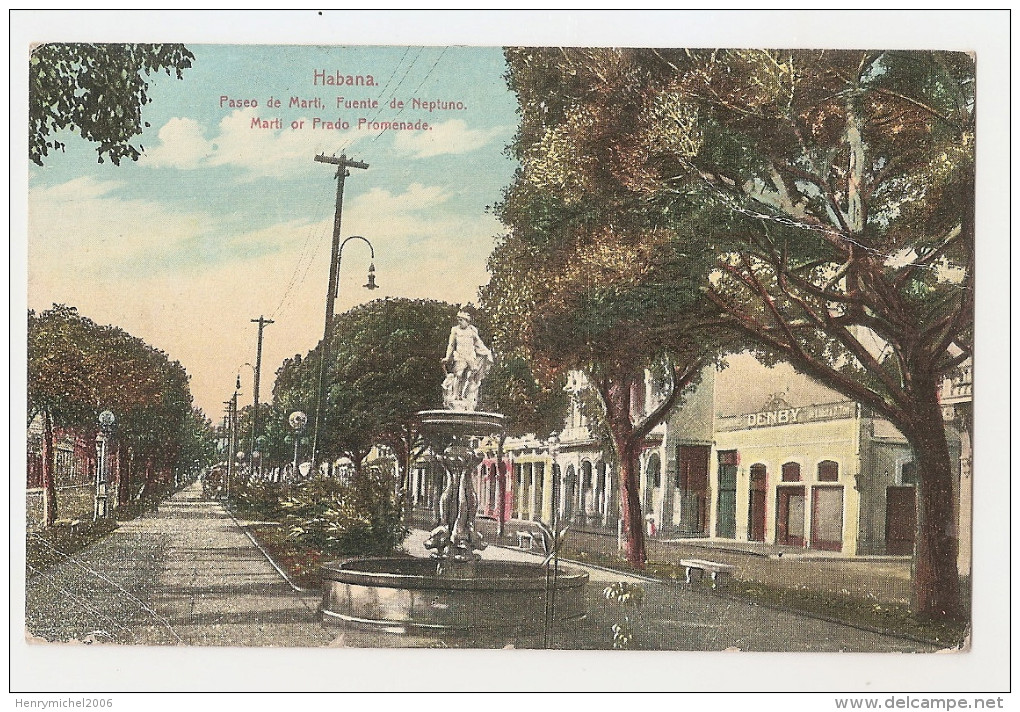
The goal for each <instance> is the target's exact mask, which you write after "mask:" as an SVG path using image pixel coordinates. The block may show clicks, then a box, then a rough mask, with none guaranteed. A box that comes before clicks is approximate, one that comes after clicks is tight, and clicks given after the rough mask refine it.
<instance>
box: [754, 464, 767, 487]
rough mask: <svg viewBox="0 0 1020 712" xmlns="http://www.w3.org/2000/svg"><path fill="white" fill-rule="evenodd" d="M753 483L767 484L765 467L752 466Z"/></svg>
mask: <svg viewBox="0 0 1020 712" xmlns="http://www.w3.org/2000/svg"><path fill="white" fill-rule="evenodd" d="M751 482H765V465H762V464H760V463H759V464H756V465H751Z"/></svg>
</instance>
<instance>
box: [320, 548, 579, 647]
mask: <svg viewBox="0 0 1020 712" xmlns="http://www.w3.org/2000/svg"><path fill="white" fill-rule="evenodd" d="M322 579H323V581H322V617H323V622H327V621H330V620H332V621H342V622H344V623H345V624H353V625H355V626H358V627H363V628H371V629H376V630H381V631H386V632H393V633H410V632H415V631H417V632H419V633H421V632H426V633H427V632H430V631H431V632H434V633H457V632H461V633H466V632H469V631H475V630H478V629H485V630H502V629H508V628H512V629H516V630H522V631H537V630H541V629H542V627H543V626H544V625H547V624H548V623H550V622H551V623H556V622H559V621H567V620H575V619H580V618H583V617H584V616H585V610H586V609H585V596H584V592H585V586H586V584H587V582H588V574H587V572H585V571H582V570H580V569H576V568H573V567H569V566H562V565H557V566H556V567H555V568H554V567H553V566H543V565H540V564H532V563H522V562H511V561H493V560H483V561H475V562H467V563H453V562H440V561H439V560H437V559H417V558H396V557H393V558H376V559H353V560H350V561H344V562H338V563H328V564H324V565H323V567H322Z"/></svg>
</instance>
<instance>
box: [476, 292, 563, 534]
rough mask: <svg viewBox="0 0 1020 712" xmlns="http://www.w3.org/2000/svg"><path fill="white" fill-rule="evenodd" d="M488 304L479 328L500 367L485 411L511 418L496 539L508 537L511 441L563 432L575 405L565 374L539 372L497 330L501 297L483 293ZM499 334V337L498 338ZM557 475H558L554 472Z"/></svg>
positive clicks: (490, 381)
mask: <svg viewBox="0 0 1020 712" xmlns="http://www.w3.org/2000/svg"><path fill="white" fill-rule="evenodd" d="M482 293H483V305H482V310H480V311H479V313H478V317H479V318H478V327H479V331H480V332H481V333H482V334H483V340H486V341H488V340H489V336H488V335H490V334H491V335H493V338H494V339H495V340H493V341H492V345H493V354H494V363H493V365H492V367H491V369H490V370H489V373H488V375H487V376H486V379H485V382H484V384H483V387H482V389H481V392H480V394H479V409H480V410H483V411H488V412H494V413H501V414H502V415H504V416H505V418H506V429H505V430H504V431H503V432H502V433H500V435H499V440H498V442H497V443H496V463H497V464H496V502H497V516H496V536H497V538H502V536H503V525H504V523H505V521H506V519H507V512H506V472H505V468H504V445H505V444H506V438H507V437H508V436H511V437H524V436H526V435H528V434H534V435H538V436H543V435H546V434H548V433H552V432H555V431H558V430H560V429H561V428H562V427H563V419H564V413H565V412H566V410H567V407H568V406H569V403H570V397H569V394H568V393H567V391H566V389H565V385H566V378H565V375H564V374H563V373H555V372H551V371H548V370H547V371H546V372H545V373H541V374H540V373H538V372H537V368H536V364H535V363H534V362H533V361H532V360H531V359H530V357H529V351H528V350H527V349H526V348H524V347H523V345H522V344H521V343H520V342H518V341H517V340H516V339H512V338H510V337H509V333H508V331H507V329H506V328H505V325H503V328H498V327H494V326H493V325H491V323H490V319H489V316H488V314H487V313H486V311H485V308H486V306H487V305H491V306H493V307H496V308H499V306H500V299H506V298H507V295H506V294H501V295H500V296H499V297H496V295H495V294H494V293H493V292H492V291H490V290H487V289H484V288H483V290H482ZM497 333H498V336H497V335H496V334H497ZM554 476H555V473H554Z"/></svg>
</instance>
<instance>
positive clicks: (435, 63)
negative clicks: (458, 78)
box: [372, 47, 449, 143]
mask: <svg viewBox="0 0 1020 712" xmlns="http://www.w3.org/2000/svg"><path fill="white" fill-rule="evenodd" d="M447 49H449V47H443V51H442V52H440V53H439V56H438V57H436V61H435V62H433V63H432V67H431V68H430V69H429V70H428V71H427V72H425V77H424V78H423V79H422V80H421V84H419V85H418V88H417V89H415V90H414V92H413V93H412V95H414V94H417V93H418V92H420V91H421V88H422V87H423V86H425V82H427V81H428V79H429V77H430V76H432V72H434V71H435V69H436V67H437V66H438V65H439V61H440V60H441V59H442V58H443V55H444V54H446V50H447ZM402 113H404V107H403V106H402V107H400V110H399V111H397V113H396V114H395V116H400V115H401V114H402ZM377 117H378V114H376V118H377ZM373 120H374V119H373ZM385 132H386V129H383V130H382V131H380V132H379V133H378V134H376V136H375V138H373V139H372V142H373V143H374V142H375V141H377V140H378V139H379V137H380V136H382V135H383V134H384V133H385Z"/></svg>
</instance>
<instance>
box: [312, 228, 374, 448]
mask: <svg viewBox="0 0 1020 712" xmlns="http://www.w3.org/2000/svg"><path fill="white" fill-rule="evenodd" d="M351 240H361V241H362V242H364V243H365V244H366V245H368V250H369V253H370V257H371V259H372V260H373V261H372V262H370V263H369V265H368V281H367V282H366V283H365V284H363V285H362V286H363V287H364V288H365V289H368V290H373V289H378V288H379V286H378V285H377V284H376V283H375V262H374V260H375V248H374V247H372V243H371V242H369V241H368V240H367V239H366V238H364V237H362V236H361V235H351V236H350V237H348V238H347V239H346V240H344V241H343V242H342V243H340V247H339V248H338V249H337V251H336V267H335V269H333V268H331V269H330V281H329V287H328V288H327V290H326V325H325V327H324V328H323V334H322V353H321V354H320V356H321V362H320V363H319V388H318V391H317V394H318V399H317V400H316V403H315V427H314V430H313V433H312V458H311V460H312V466H313V467H314V466H315V465H316V464H317V463H318V461H319V432H320V431H321V429H322V428H323V427H324V426H325V414H326V400H327V399H326V394H325V391H326V368H327V364H328V362H329V337H330V332H331V331H332V326H333V306H334V304H335V302H336V298H337V296H338V294H339V292H340V261H341V260H342V259H343V254H344V247H345V246H346V245H347V243H348V242H350V241H351Z"/></svg>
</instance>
